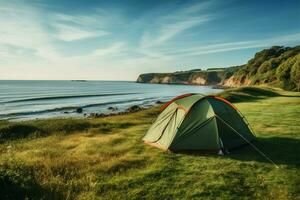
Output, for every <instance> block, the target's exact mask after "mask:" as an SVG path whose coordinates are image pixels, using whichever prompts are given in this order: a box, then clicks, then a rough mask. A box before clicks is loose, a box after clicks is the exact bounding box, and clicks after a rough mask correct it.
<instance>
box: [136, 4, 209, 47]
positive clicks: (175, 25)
mask: <svg viewBox="0 0 300 200" xmlns="http://www.w3.org/2000/svg"><path fill="white" fill-rule="evenodd" d="M209 5H210V3H207V2H206V3H202V4H201V3H199V4H193V5H190V6H187V7H184V8H182V9H179V10H175V11H173V12H171V13H168V14H166V15H164V14H163V15H161V16H159V17H157V18H156V21H154V22H153V24H150V26H149V27H148V29H146V30H145V32H144V34H143V35H142V40H141V48H148V47H153V46H157V45H161V44H163V43H164V42H166V41H168V40H171V39H172V38H174V37H175V36H177V35H179V34H181V33H182V32H184V31H186V30H188V29H190V28H192V27H195V26H199V25H201V24H204V23H206V22H208V21H210V20H212V19H213V17H212V15H208V14H200V15H199V14H197V15H195V13H197V12H200V11H201V10H202V9H203V8H206V7H208V6H209Z"/></svg>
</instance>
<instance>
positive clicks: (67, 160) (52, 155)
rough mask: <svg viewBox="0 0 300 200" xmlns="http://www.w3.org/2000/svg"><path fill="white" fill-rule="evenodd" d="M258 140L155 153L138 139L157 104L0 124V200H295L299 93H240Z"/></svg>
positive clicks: (235, 97)
mask: <svg viewBox="0 0 300 200" xmlns="http://www.w3.org/2000/svg"><path fill="white" fill-rule="evenodd" d="M221 95H222V96H224V97H226V98H228V99H230V100H232V101H233V102H236V103H235V105H236V106H237V107H238V108H239V109H240V110H241V112H242V113H243V114H244V115H245V116H246V118H247V119H248V121H249V122H250V124H251V125H252V128H253V129H254V132H255V134H256V136H257V138H258V140H257V141H256V142H255V145H256V146H257V147H258V148H259V149H261V150H262V151H263V152H264V153H265V154H266V155H268V156H269V157H270V158H271V159H272V160H273V161H274V162H275V163H276V164H277V165H278V166H279V168H276V167H275V166H274V165H273V164H271V163H269V162H268V161H267V160H266V159H265V158H264V157H262V156H261V155H260V154H258V153H257V152H256V151H255V150H254V149H253V148H252V147H251V146H247V147H244V148H240V149H237V150H235V151H232V152H231V153H230V154H229V155H226V156H217V155H185V154H174V153H167V152H162V151H161V150H159V149H156V148H153V147H151V146H147V145H144V144H143V143H142V142H141V138H142V137H143V135H144V134H145V132H146V130H147V129H148V127H149V126H150V125H151V123H152V122H153V120H154V119H155V117H156V116H157V114H158V109H159V108H158V107H153V108H151V109H148V110H144V111H141V112H137V113H133V114H128V115H123V116H113V117H107V118H98V119H83V120H76V119H52V120H40V121H28V122H19V123H16V122H15V123H14V122H0V155H1V157H0V199H24V198H28V199H300V117H299V116H300V93H293V92H284V91H269V90H264V89H259V88H258V89H255V88H254V89H253V88H241V89H238V90H236V89H235V90H228V91H227V92H225V93H222V94H221Z"/></svg>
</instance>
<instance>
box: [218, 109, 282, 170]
mask: <svg viewBox="0 0 300 200" xmlns="http://www.w3.org/2000/svg"><path fill="white" fill-rule="evenodd" d="M216 117H217V118H218V119H220V120H221V121H222V122H223V123H224V124H226V125H227V126H228V127H229V128H231V129H232V130H233V131H234V132H236V133H237V134H238V135H239V136H240V137H241V138H243V139H244V140H245V141H246V142H247V143H248V144H250V145H251V146H252V147H253V148H254V149H255V150H256V151H257V152H258V153H260V154H261V155H262V156H263V157H265V158H266V159H267V160H268V161H269V162H271V163H272V164H273V165H274V166H275V167H276V168H279V167H278V165H276V163H275V162H274V161H273V160H272V159H271V158H269V157H268V156H267V155H266V154H264V153H263V152H262V151H261V150H259V149H258V148H257V147H256V146H255V145H254V144H252V143H251V142H250V141H249V140H247V139H246V138H245V137H244V136H243V135H241V134H240V133H239V132H238V131H237V130H235V129H234V128H233V127H231V126H230V125H229V124H228V123H226V122H225V121H224V120H223V119H222V118H221V117H219V116H218V115H216Z"/></svg>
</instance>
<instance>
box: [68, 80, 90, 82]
mask: <svg viewBox="0 0 300 200" xmlns="http://www.w3.org/2000/svg"><path fill="white" fill-rule="evenodd" d="M71 81H72V82H87V80H71Z"/></svg>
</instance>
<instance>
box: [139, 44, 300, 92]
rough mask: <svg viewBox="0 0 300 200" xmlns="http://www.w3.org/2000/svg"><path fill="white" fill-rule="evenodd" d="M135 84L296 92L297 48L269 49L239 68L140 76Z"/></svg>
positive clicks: (298, 84) (299, 76)
mask: <svg viewBox="0 0 300 200" xmlns="http://www.w3.org/2000/svg"><path fill="white" fill-rule="evenodd" d="M137 82H138V83H159V84H189V85H218V86H227V87H235V86H244V85H247V86H249V85H262V84H266V85H270V86H274V87H279V88H283V89H285V90H293V91H300V46H295V47H283V46H273V47H271V48H269V49H264V50H262V51H260V52H257V53H256V54H255V56H254V57H253V58H252V59H250V60H249V61H248V62H247V64H244V65H240V66H234V67H227V68H210V69H207V70H201V69H194V70H189V71H177V72H173V73H147V74H141V75H139V77H138V79H137Z"/></svg>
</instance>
